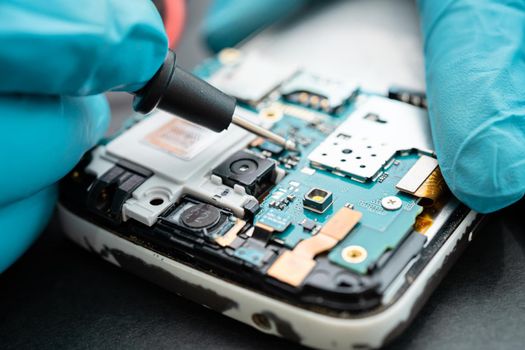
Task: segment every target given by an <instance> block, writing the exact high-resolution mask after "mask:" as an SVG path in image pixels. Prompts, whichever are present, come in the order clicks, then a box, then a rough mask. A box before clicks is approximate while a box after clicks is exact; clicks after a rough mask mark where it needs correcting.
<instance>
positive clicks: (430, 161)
mask: <svg viewBox="0 0 525 350" xmlns="http://www.w3.org/2000/svg"><path fill="white" fill-rule="evenodd" d="M396 188H397V189H398V190H400V191H403V192H406V193H410V194H412V195H414V196H416V197H418V198H421V200H420V204H421V205H423V206H431V205H432V204H433V203H434V202H435V201H436V200H437V199H438V197H439V196H441V195H442V194H443V193H446V192H448V188H447V185H446V184H445V180H444V179H443V176H442V175H441V170H440V169H439V167H438V163H437V160H436V159H435V158H433V157H428V156H425V155H423V156H421V157H420V158H419V159H418V160H417V162H416V163H415V164H414V165H413V166H412V168H410V170H409V171H408V172H407V173H406V174H405V176H403V177H402V178H401V180H399V182H398V183H397V185H396Z"/></svg>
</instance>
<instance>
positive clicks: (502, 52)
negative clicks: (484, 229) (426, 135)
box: [419, 0, 525, 213]
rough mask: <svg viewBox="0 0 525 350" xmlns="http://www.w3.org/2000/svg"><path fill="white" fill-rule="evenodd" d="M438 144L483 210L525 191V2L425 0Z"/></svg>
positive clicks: (453, 177) (449, 177)
mask: <svg viewBox="0 0 525 350" xmlns="http://www.w3.org/2000/svg"><path fill="white" fill-rule="evenodd" d="M419 6H420V12H421V19H422V27H423V32H424V38H425V56H426V77H427V94H428V100H429V108H430V118H431V126H432V134H433V136H434V144H435V147H436V152H437V155H438V159H439V162H440V164H441V170H442V171H443V175H444V177H445V180H446V182H447V184H448V185H449V187H450V188H451V190H452V191H453V192H454V194H455V195H456V196H457V197H458V198H459V199H460V200H462V201H463V202H464V203H466V204H467V205H469V206H470V207H471V208H473V209H475V210H477V211H480V212H483V213H484V212H490V211H494V210H497V209H500V208H502V207H505V206H507V205H509V204H511V203H513V202H515V201H517V200H519V199H520V198H521V197H523V194H524V193H525V93H524V91H525V2H523V1H513V0H420V1H419Z"/></svg>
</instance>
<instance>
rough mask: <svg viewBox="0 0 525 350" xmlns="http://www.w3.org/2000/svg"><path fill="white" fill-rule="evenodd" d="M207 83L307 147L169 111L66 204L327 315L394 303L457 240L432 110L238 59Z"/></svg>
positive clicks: (154, 246) (254, 58)
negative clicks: (390, 295) (219, 128)
mask: <svg viewBox="0 0 525 350" xmlns="http://www.w3.org/2000/svg"><path fill="white" fill-rule="evenodd" d="M195 73H196V74H197V75H199V76H201V77H203V78H205V79H207V80H208V81H209V82H210V83H211V84H213V85H215V86H217V87H218V88H220V89H222V90H223V91H225V92H226V93H229V94H231V95H233V96H234V97H236V99H237V100H238V103H239V107H238V108H237V112H238V113H239V114H241V115H242V116H244V117H245V118H248V119H250V120H252V121H255V122H257V123H259V124H260V125H263V126H264V127H267V128H271V129H272V130H273V131H275V132H276V133H277V134H280V135H282V136H285V137H286V138H288V139H291V140H293V141H295V142H296V144H297V145H298V150H296V151H289V150H285V149H283V148H282V147H281V146H279V145H276V144H273V143H271V142H269V141H267V140H264V139H261V138H258V137H256V136H253V135H251V134H249V133H247V132H246V131H244V130H242V129H240V128H237V127H236V126H231V127H230V128H229V129H228V130H226V131H224V132H222V133H219V134H216V133H213V132H211V131H209V130H206V129H204V128H202V127H199V126H197V125H194V124H191V123H189V122H186V121H184V120H182V119H179V118H177V117H175V116H171V115H168V114H166V113H163V112H155V113H153V114H151V115H149V116H146V117H144V118H142V117H138V116H137V117H136V118H134V119H132V120H131V121H130V123H129V124H128V125H127V126H126V128H125V130H123V131H122V132H121V133H118V134H117V135H115V136H113V137H112V138H110V139H107V140H105V141H104V142H103V143H102V144H101V145H99V146H98V147H97V148H95V149H94V150H93V151H92V152H91V153H90V154H89V155H87V156H86V157H85V158H84V160H83V161H82V162H81V163H80V164H79V166H77V167H76V168H75V169H74V170H73V171H72V172H71V173H70V175H69V176H68V177H67V178H66V179H65V180H64V182H63V183H62V187H61V203H62V205H64V206H65V207H66V208H68V209H69V210H71V211H72V212H74V213H76V214H81V215H82V217H84V218H87V219H88V220H90V221H91V222H94V223H97V225H99V226H102V227H104V228H105V229H107V230H108V231H110V232H112V233H114V234H115V235H118V236H120V237H123V238H125V239H126V240H129V241H131V242H133V243H135V244H138V245H141V246H143V247H147V248H148V249H150V250H153V251H156V252H158V253H160V254H162V255H163V256H167V257H170V258H173V259H174V260H177V261H179V262H182V263H185V264H188V265H190V266H191V267H193V268H197V269H200V270H202V271H205V272H206V273H209V274H212V275H214V276H219V277H220V278H222V279H225V280H228V281H231V282H232V283H235V284H239V285H242V286H244V287H246V288H250V289H253V290H257V291H260V292H263V293H266V294H268V295H271V296H273V297H275V298H278V299H281V300H285V301H287V302H289V303H291V304H295V305H297V304H299V305H301V307H304V308H310V309H315V310H323V312H325V313H340V312H347V311H352V312H364V311H367V310H371V309H373V308H374V307H377V306H378V305H380V304H381V303H382V302H384V300H385V291H386V290H387V289H388V288H389V287H390V288H391V287H392V286H393V285H394V284H395V283H397V285H398V288H397V290H399V288H402V286H403V283H407V281H408V283H409V282H410V278H408V277H407V276H410V275H411V274H412V275H411V276H412V277H414V276H416V275H417V271H418V269H419V270H420V269H421V264H423V265H424V261H425V260H424V259H429V258H430V257H431V256H432V251H434V252H435V250H436V249H437V248H435V249H434V248H433V249H434V250H432V249H431V248H432V242H439V241H441V242H443V240H444V239H446V235H447V234H449V233H450V232H451V230H450V229H449V230H447V229H445V228H444V223H445V222H447V223H448V224H449V225H454V223H456V224H457V223H459V222H460V221H461V220H462V219H463V218H464V217H465V215H467V213H468V212H469V211H468V209H467V208H465V207H464V206H462V205H460V204H459V203H458V202H457V201H456V200H455V199H454V198H453V196H452V195H451V194H450V193H449V191H448V189H447V187H446V185H445V183H444V181H443V178H442V176H441V173H440V170H439V167H438V163H437V160H436V158H435V154H434V151H433V145H432V141H431V136H430V131H429V125H428V119H427V114H426V110H425V109H424V108H422V107H421V105H423V104H422V102H421V101H419V100H418V101H417V103H412V104H410V103H407V102H403V101H399V100H395V99H392V98H389V97H387V96H381V95H379V94H374V93H370V92H366V91H361V90H360V87H359V84H358V83H356V82H351V81H344V80H343V81H339V80H334V79H328V78H326V77H321V76H318V75H316V74H315V73H313V72H308V71H304V70H301V69H300V68H298V67H293V66H286V65H283V64H279V63H277V62H268V61H266V60H265V59H264V57H262V56H258V55H255V54H243V53H242V52H240V51H238V50H234V49H227V50H224V51H223V52H221V53H220V54H219V55H218V57H217V58H213V59H210V60H208V61H206V62H205V63H204V64H202V65H201V66H200V67H198V68H197V69H196V71H195ZM401 97H403V96H402V94H401ZM416 97H417V96H416ZM418 98H419V97H418ZM400 99H401V100H405V99H404V98H400ZM407 101H409V102H414V101H411V100H407ZM414 104H417V105H419V106H414ZM454 218H455V219H454ZM399 280H400V281H402V283H398V282H396V281H399ZM394 294H395V293H394Z"/></svg>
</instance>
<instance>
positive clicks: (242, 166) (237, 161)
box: [213, 150, 276, 197]
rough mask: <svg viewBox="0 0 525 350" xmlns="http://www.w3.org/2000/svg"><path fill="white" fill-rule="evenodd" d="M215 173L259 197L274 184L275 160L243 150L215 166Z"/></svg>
mask: <svg viewBox="0 0 525 350" xmlns="http://www.w3.org/2000/svg"><path fill="white" fill-rule="evenodd" d="M213 175H216V176H218V177H220V178H221V179H222V182H223V184H225V185H227V186H230V187H232V188H233V187H234V186H235V185H238V186H241V187H243V188H244V189H245V191H246V193H248V194H251V195H253V196H255V197H258V196H260V195H261V194H263V193H264V192H266V190H268V189H269V188H270V187H271V186H272V185H273V184H274V181H275V178H276V173H275V162H274V161H273V160H271V159H267V158H262V157H259V156H257V155H255V154H253V153H251V152H247V151H244V150H242V151H239V152H237V153H235V154H234V155H232V156H231V157H229V158H228V159H226V160H225V161H224V162H223V163H222V164H221V165H219V166H218V167H217V168H215V169H214V170H213Z"/></svg>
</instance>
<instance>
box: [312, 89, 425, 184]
mask: <svg viewBox="0 0 525 350" xmlns="http://www.w3.org/2000/svg"><path fill="white" fill-rule="evenodd" d="M370 113H374V114H377V115H379V116H380V117H381V120H382V121H384V122H375V121H370V120H368V119H367V118H366V116H368V115H369V114H370ZM403 125H411V126H413V127H414V128H418V130H423V132H421V133H417V134H414V133H413V132H412V130H413V128H412V127H410V128H406V127H403ZM430 140H431V137H430V128H429V125H428V119H427V118H426V116H425V114H424V111H423V110H421V109H420V108H416V107H413V106H410V105H407V104H405V103H401V102H397V101H393V100H387V99H384V98H380V97H370V98H369V99H368V100H367V101H366V102H365V103H364V104H363V105H361V106H360V107H359V108H358V109H357V110H356V111H354V112H353V113H352V114H351V115H350V116H349V117H348V119H347V120H346V121H345V122H343V123H342V124H341V125H340V126H339V127H337V129H336V130H334V132H333V133H331V134H330V136H328V137H327V138H326V139H325V140H324V141H323V142H322V143H321V144H320V145H319V146H317V148H316V149H314V150H313V151H312V152H311V153H310V155H309V156H308V159H309V160H310V162H311V165H312V166H315V167H317V168H320V169H328V170H331V171H334V172H336V173H338V174H344V175H347V176H349V177H351V178H353V179H355V180H358V181H362V182H365V181H369V180H372V179H373V178H374V177H375V176H377V175H378V174H380V172H381V171H382V170H383V169H384V168H387V167H388V165H389V164H390V161H391V160H392V159H393V157H394V155H395V154H396V153H397V152H402V151H407V152H408V151H410V150H414V149H416V150H419V151H420V152H422V153H425V154H433V151H432V149H433V145H432V143H431V142H430Z"/></svg>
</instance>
